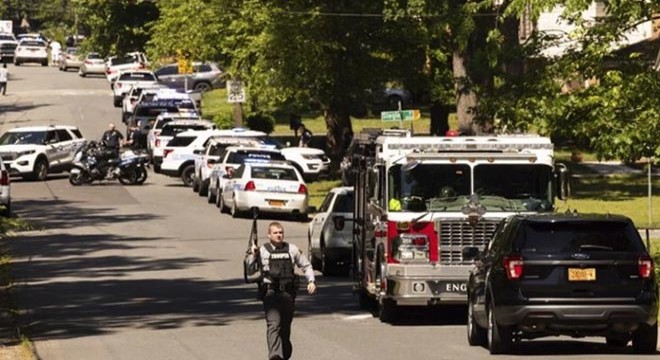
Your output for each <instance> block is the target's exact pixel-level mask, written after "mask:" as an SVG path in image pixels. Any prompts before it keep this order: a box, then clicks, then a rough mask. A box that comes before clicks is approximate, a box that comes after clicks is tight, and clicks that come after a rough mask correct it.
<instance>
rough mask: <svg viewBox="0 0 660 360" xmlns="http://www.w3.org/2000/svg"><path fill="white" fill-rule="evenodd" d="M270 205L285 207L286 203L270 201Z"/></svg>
mask: <svg viewBox="0 0 660 360" xmlns="http://www.w3.org/2000/svg"><path fill="white" fill-rule="evenodd" d="M268 205H270V206H284V201H282V200H268Z"/></svg>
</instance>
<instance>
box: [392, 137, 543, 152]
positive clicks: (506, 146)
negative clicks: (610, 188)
mask: <svg viewBox="0 0 660 360" xmlns="http://www.w3.org/2000/svg"><path fill="white" fill-rule="evenodd" d="M414 139H415V138H410V140H414ZM384 147H385V148H386V149H387V150H409V151H418V152H426V153H429V152H435V153H438V152H449V151H474V152H482V151H492V152H520V151H523V150H552V149H553V148H554V145H553V144H552V143H550V142H500V141H498V140H497V139H493V140H488V141H483V140H482V141H473V142H469V141H461V142H449V141H447V142H445V141H438V140H437V138H436V140H435V141H434V142H432V143H431V142H421V141H409V142H391V143H388V142H386V143H385V144H384Z"/></svg>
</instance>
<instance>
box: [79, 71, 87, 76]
mask: <svg viewBox="0 0 660 360" xmlns="http://www.w3.org/2000/svg"><path fill="white" fill-rule="evenodd" d="M78 75H80V77H85V76H87V74H86V73H84V72H82V71H80V72H79V73H78Z"/></svg>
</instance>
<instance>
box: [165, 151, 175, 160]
mask: <svg viewBox="0 0 660 360" xmlns="http://www.w3.org/2000/svg"><path fill="white" fill-rule="evenodd" d="M172 151H174V149H165V150H163V158H166V157H167V155H169V154H170V153H171V152H172Z"/></svg>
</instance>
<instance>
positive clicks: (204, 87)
mask: <svg viewBox="0 0 660 360" xmlns="http://www.w3.org/2000/svg"><path fill="white" fill-rule="evenodd" d="M193 89H194V90H195V91H199V92H207V91H209V90H211V84H209V83H207V82H198V83H197V84H195V86H194V87H193Z"/></svg>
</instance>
